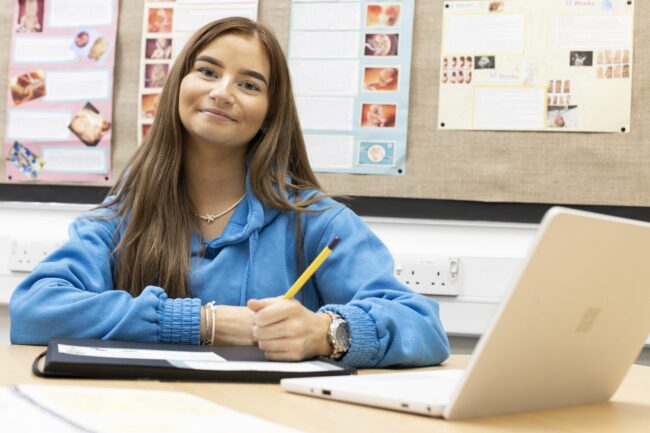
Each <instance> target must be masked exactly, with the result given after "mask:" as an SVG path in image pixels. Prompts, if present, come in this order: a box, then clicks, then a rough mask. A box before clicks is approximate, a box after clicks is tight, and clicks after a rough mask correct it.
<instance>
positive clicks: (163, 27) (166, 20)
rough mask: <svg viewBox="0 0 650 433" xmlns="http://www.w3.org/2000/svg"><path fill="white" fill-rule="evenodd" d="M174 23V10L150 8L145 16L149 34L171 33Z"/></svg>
mask: <svg viewBox="0 0 650 433" xmlns="http://www.w3.org/2000/svg"><path fill="white" fill-rule="evenodd" d="M173 21H174V9H171V8H151V9H149V15H148V16H147V30H148V31H149V33H171V31H172V24H173Z"/></svg>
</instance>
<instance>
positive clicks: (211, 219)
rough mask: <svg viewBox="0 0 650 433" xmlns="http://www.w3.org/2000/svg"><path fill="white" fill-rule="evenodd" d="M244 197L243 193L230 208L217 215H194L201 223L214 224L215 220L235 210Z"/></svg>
mask: <svg viewBox="0 0 650 433" xmlns="http://www.w3.org/2000/svg"><path fill="white" fill-rule="evenodd" d="M244 197H246V193H244V195H242V196H241V197H240V198H239V200H237V201H236V202H235V203H234V204H233V205H232V206H230V207H229V208H228V209H226V210H223V211H221V212H219V213H216V214H209V213H206V214H205V215H201V214H196V215H197V216H198V217H199V218H201V219H202V220H203V221H205V222H206V223H208V224H212V223H213V222H215V221H216V220H218V219H219V218H221V217H222V216H224V215H225V214H227V213H228V212H230V211H231V210H233V209H234V208H236V207H237V205H238V204H239V203H241V202H242V200H243V199H244Z"/></svg>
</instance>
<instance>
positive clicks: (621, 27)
mask: <svg viewBox="0 0 650 433" xmlns="http://www.w3.org/2000/svg"><path fill="white" fill-rule="evenodd" d="M632 18H633V17H631V16H613V17H608V16H586V17H585V16H555V17H552V18H551V32H550V38H551V41H550V44H551V46H552V47H555V48H569V49H570V48H576V47H577V48H580V49H589V48H593V49H597V48H620V47H628V46H631V45H632V42H633V41H632V34H633V31H634V22H633V19H632Z"/></svg>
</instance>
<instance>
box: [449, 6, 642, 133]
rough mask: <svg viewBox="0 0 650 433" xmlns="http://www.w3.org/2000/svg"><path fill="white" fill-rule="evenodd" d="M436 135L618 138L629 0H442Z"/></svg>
mask: <svg viewBox="0 0 650 433" xmlns="http://www.w3.org/2000/svg"><path fill="white" fill-rule="evenodd" d="M442 13H443V32H442V44H441V47H442V48H441V56H440V93H439V113H438V128H439V129H468V130H469V129H477V130H532V131H547V132H554V131H555V132H558V131H562V132H619V133H620V132H628V131H629V130H630V114H631V113H630V111H631V103H632V72H633V62H632V56H633V36H634V2H628V1H627V0H545V1H516V0H504V1H447V2H445V3H444V7H443V12H442Z"/></svg>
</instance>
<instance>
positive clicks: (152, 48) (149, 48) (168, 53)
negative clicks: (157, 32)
mask: <svg viewBox="0 0 650 433" xmlns="http://www.w3.org/2000/svg"><path fill="white" fill-rule="evenodd" d="M144 55H145V58H147V59H151V60H169V59H171V58H172V39H171V38H152V39H147V42H146V47H145V54H144Z"/></svg>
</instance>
